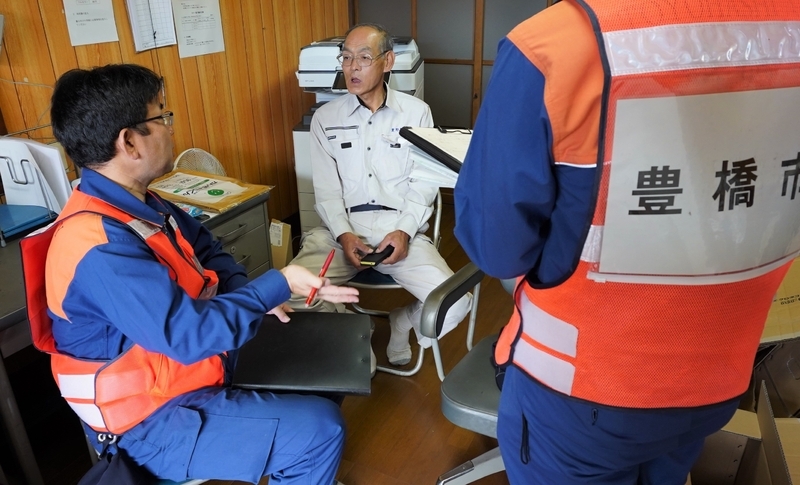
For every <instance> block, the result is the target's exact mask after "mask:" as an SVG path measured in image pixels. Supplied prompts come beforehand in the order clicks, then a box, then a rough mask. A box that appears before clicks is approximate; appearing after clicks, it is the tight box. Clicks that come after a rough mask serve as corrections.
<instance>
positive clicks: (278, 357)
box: [233, 312, 371, 396]
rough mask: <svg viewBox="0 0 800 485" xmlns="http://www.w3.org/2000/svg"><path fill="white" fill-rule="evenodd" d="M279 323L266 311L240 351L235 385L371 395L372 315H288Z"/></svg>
mask: <svg viewBox="0 0 800 485" xmlns="http://www.w3.org/2000/svg"><path fill="white" fill-rule="evenodd" d="M289 316H290V317H291V321H290V322H289V323H281V322H280V321H279V320H278V319H277V317H274V316H272V315H266V316H265V317H264V320H263V322H262V323H261V328H260V329H259V330H258V333H257V334H256V336H255V337H253V338H252V339H251V340H250V341H249V342H247V343H246V344H244V346H243V347H242V348H241V349H240V350H239V359H238V362H237V364H236V370H235V372H234V374H233V386H234V387H239V388H244V389H262V390H269V391H291V392H303V393H336V394H353V395H361V396H366V395H369V393H370V381H371V376H370V369H369V358H370V341H369V340H370V335H369V334H370V319H369V317H368V316H367V315H356V314H352V313H320V312H294V313H290V314H289Z"/></svg>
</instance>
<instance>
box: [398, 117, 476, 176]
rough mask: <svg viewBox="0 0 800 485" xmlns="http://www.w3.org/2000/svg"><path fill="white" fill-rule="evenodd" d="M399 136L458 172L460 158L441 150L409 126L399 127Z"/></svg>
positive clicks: (459, 169)
mask: <svg viewBox="0 0 800 485" xmlns="http://www.w3.org/2000/svg"><path fill="white" fill-rule="evenodd" d="M400 136H402V137H403V138H405V139H406V140H408V141H410V142H411V143H413V144H414V146H416V147H417V148H419V149H420V150H422V151H423V152H425V153H427V154H428V155H430V156H432V157H433V158H435V159H436V160H437V161H438V162H440V163H442V164H443V165H444V166H445V167H447V168H449V169H450V170H452V171H453V172H455V173H458V172H460V171H461V164H462V162H461V161H460V160H457V159H456V158H455V157H453V156H452V155H450V154H449V153H447V152H445V151H443V150H441V149H440V148H439V147H437V146H436V145H434V144H433V143H431V142H429V141H428V140H426V139H425V138H423V137H421V136H419V135H418V134H416V133H414V131H413V129H412V128H411V127H408V126H404V127H402V128H400Z"/></svg>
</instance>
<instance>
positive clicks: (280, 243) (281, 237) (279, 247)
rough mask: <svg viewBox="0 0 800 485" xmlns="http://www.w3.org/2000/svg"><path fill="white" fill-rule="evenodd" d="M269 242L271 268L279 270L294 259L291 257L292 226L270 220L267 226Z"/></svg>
mask: <svg viewBox="0 0 800 485" xmlns="http://www.w3.org/2000/svg"><path fill="white" fill-rule="evenodd" d="M269 242H270V246H271V249H272V267H273V268H275V269H281V268H283V267H285V266H286V265H287V264H289V262H290V261H291V260H292V259H294V256H293V255H292V226H290V225H289V224H286V223H285V222H281V221H279V220H276V219H272V222H271V223H270V225H269Z"/></svg>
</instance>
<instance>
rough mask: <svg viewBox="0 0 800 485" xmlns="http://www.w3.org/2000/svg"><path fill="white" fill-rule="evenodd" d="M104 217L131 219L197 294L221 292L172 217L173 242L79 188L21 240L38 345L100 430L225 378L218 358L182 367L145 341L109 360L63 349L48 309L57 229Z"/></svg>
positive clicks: (77, 407) (131, 422)
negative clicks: (48, 268) (48, 263)
mask: <svg viewBox="0 0 800 485" xmlns="http://www.w3.org/2000/svg"><path fill="white" fill-rule="evenodd" d="M97 215H102V216H105V217H110V218H112V219H115V220H117V221H118V222H121V223H124V224H126V225H127V226H128V227H129V228H131V229H132V230H133V231H134V232H136V234H138V235H139V237H140V238H141V239H142V240H143V241H144V242H145V243H146V244H147V245H148V247H149V248H150V249H151V250H152V251H153V253H154V254H155V255H156V257H157V258H158V260H159V262H161V263H162V264H163V265H164V266H166V267H167V268H168V270H169V274H170V277H171V278H173V279H174V280H175V281H176V283H177V284H178V285H179V286H181V288H183V290H184V291H186V292H187V294H188V295H190V296H191V297H192V298H198V299H205V298H211V297H213V296H214V295H215V294H216V291H217V288H218V278H217V276H216V273H214V272H213V271H210V270H205V269H203V267H202V266H201V265H200V262H199V261H198V260H197V257H196V256H195V254H194V250H193V248H192V246H191V244H190V243H189V242H188V241H186V239H185V238H184V237H183V236H182V235H181V232H180V230H179V228H178V227H177V224H176V223H175V222H174V221H173V220H172V219H171V218H168V221H169V223H170V225H171V228H172V231H173V234H174V238H175V239H174V241H175V243H176V244H177V246H178V247H179V248H180V250H176V248H175V246H174V245H173V242H172V241H171V240H170V238H169V236H168V235H167V234H166V233H165V231H166V229H164V230H162V228H160V227H158V226H155V225H153V224H151V223H148V222H146V221H142V220H138V219H135V218H133V217H132V216H131V215H129V214H127V213H125V212H124V211H121V210H120V209H117V208H116V207H113V206H111V205H110V204H107V203H106V202H104V201H102V200H99V199H96V198H94V197H91V196H88V195H85V194H83V193H82V192H80V190H75V191H73V194H72V196H71V197H70V199H69V201H68V203H67V205H66V207H65V208H64V210H63V211H62V213H61V214H60V215H59V218H58V219H57V221H56V222H55V223H53V224H52V225H51V226H48V227H47V228H45V229H43V230H41V231H37V232H36V233H33V234H31V235H29V236H28V237H26V238H24V239H23V240H22V241H21V242H20V247H21V253H22V260H23V273H24V276H25V289H26V301H27V304H28V306H27V308H28V319H29V322H30V325H31V335H32V338H33V342H34V345H35V346H36V347H37V348H38V349H39V350H42V351H45V352H48V353H50V354H51V367H52V371H53V377H54V378H55V380H56V383H57V385H58V387H59V389H60V391H61V394H62V396H63V397H64V399H65V400H66V401H67V403H68V404H69V405H70V407H71V408H72V409H73V410H74V411H75V413H76V414H77V415H78V416H79V417H80V419H81V420H82V421H84V422H85V423H86V424H88V425H89V426H91V427H92V428H93V429H95V430H96V431H98V432H111V433H114V434H120V433H123V432H125V431H127V430H128V429H130V428H132V427H133V426H135V425H136V424H138V423H140V422H141V421H142V420H144V419H145V418H146V417H147V416H149V415H150V414H152V413H153V412H154V411H155V410H156V409H158V408H159V407H160V406H161V405H163V404H164V403H166V402H167V401H169V400H170V399H172V398H174V397H176V396H179V395H181V394H184V393H186V392H189V391H192V390H196V389H200V388H202V387H207V386H220V385H222V384H223V382H224V368H223V365H222V360H221V359H220V357H219V356H214V357H209V358H207V359H204V360H201V361H199V362H196V363H194V364H190V365H183V364H180V363H178V362H177V361H174V360H172V359H170V358H168V357H166V356H164V355H162V354H158V353H154V352H148V351H146V350H144V349H143V348H142V347H140V346H139V345H133V346H132V347H131V348H129V349H128V350H126V351H125V352H123V353H122V354H120V355H119V356H117V357H116V358H114V359H113V360H111V361H93V360H92V361H90V360H82V359H77V358H73V357H70V356H67V355H64V354H60V353H58V351H57V349H56V347H55V341H54V339H53V334H52V320H51V319H50V316H49V315H48V313H47V298H46V282H45V260H46V256H47V251H48V249H49V246H50V243H51V241H52V238H53V236H54V234H55V233H56V232H57V230H58V228H59V226H60V225H61V224H63V223H64V222H65V221H66V220H67V219H70V224H81V223H82V221H81V218H82V217H85V216H90V217H91V216H97Z"/></svg>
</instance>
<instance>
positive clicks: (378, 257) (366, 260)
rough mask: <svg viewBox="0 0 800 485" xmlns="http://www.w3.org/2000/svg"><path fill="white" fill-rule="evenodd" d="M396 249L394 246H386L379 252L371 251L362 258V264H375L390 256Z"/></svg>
mask: <svg viewBox="0 0 800 485" xmlns="http://www.w3.org/2000/svg"><path fill="white" fill-rule="evenodd" d="M393 251H394V246H391V245H390V246H386V249H384V250H383V251H381V252H379V253H369V254H367V255H366V256H364V257H363V258H361V266H375V265H376V264H378V263H380V262H381V261H383V260H384V259H386V258H388V257H389V256H390V255H391V254H392V252H393Z"/></svg>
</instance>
